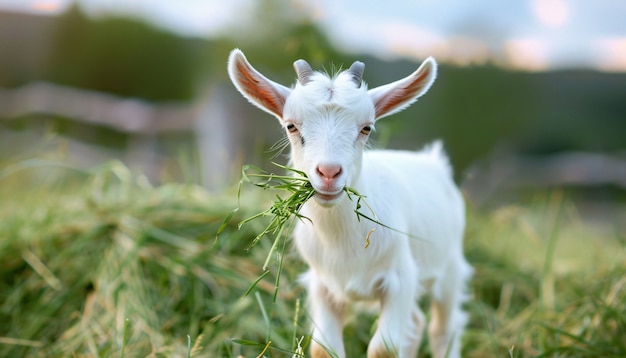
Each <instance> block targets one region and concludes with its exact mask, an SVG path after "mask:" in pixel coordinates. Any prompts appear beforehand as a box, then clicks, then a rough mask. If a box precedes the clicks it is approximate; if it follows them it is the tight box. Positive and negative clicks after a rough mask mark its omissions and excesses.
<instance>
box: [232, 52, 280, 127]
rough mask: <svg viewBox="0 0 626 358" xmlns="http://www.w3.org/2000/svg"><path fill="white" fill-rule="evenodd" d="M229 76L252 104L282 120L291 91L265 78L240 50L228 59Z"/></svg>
mask: <svg viewBox="0 0 626 358" xmlns="http://www.w3.org/2000/svg"><path fill="white" fill-rule="evenodd" d="M228 75H229V76H230V80H231V81H233V84H234V85H235V87H237V89H238V90H239V92H241V94H242V95H243V96H244V97H245V98H247V99H248V101H250V103H252V104H254V105H256V106H257V107H259V108H261V109H262V110H264V111H266V112H268V113H270V114H273V115H274V116H276V117H278V119H282V116H283V107H284V106H285V101H286V100H287V97H288V96H289V94H290V93H291V89H289V88H287V87H285V86H283V85H281V84H279V83H276V82H274V81H271V80H269V79H268V78H266V77H265V76H263V75H262V74H261V73H260V72H259V71H257V70H256V69H254V67H252V66H251V65H250V63H249V62H248V60H247V59H246V56H245V55H244V54H243V52H241V51H240V50H239V49H234V50H233V51H232V52H231V53H230V56H229V57H228Z"/></svg>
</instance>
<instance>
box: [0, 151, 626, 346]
mask: <svg viewBox="0 0 626 358" xmlns="http://www.w3.org/2000/svg"><path fill="white" fill-rule="evenodd" d="M61 178H62V179H61ZM269 198H270V197H269V196H263V193H260V190H257V189H254V188H248V189H246V190H244V192H243V193H242V202H241V205H242V206H241V209H240V210H239V211H238V212H237V214H236V216H235V217H234V218H233V220H231V222H230V224H229V226H228V227H227V228H226V229H225V230H224V232H223V233H222V234H221V235H220V236H219V238H217V239H216V235H215V234H216V232H217V230H218V228H219V226H220V225H221V224H222V222H223V221H224V218H225V217H226V216H227V215H228V214H229V213H230V212H231V211H232V210H233V209H234V208H235V207H237V193H236V188H234V187H233V189H232V190H230V191H228V192H226V193H222V194H219V195H212V194H210V193H209V192H207V191H206V190H205V189H203V188H202V187H200V186H197V185H194V184H180V183H170V184H163V185H160V186H156V187H154V186H151V185H150V184H149V183H148V181H147V180H146V179H145V178H143V177H142V176H141V175H137V174H133V173H131V172H130V171H129V170H128V169H127V168H126V167H124V166H123V165H122V164H120V163H117V162H112V163H109V164H106V165H103V166H100V167H97V168H94V169H93V170H90V171H78V170H75V169H72V168H66V167H64V166H63V165H59V164H53V163H50V162H41V161H27V162H21V163H18V164H15V163H14V164H12V165H8V166H7V165H5V166H4V167H3V168H0V356H2V357H147V356H148V357H239V356H243V357H257V356H267V357H292V356H296V357H298V356H301V355H299V354H301V353H300V352H302V351H303V349H304V352H306V346H307V344H308V340H309V336H308V334H309V330H308V323H309V322H308V317H307V312H306V308H305V304H304V302H305V292H304V291H303V290H302V288H300V287H299V286H298V284H297V277H298V274H299V273H301V272H302V271H303V270H304V269H305V268H304V266H303V265H302V264H301V263H300V262H299V261H298V259H297V257H296V256H295V255H294V254H293V253H292V252H291V250H290V249H289V243H288V242H287V244H286V245H287V248H286V250H285V251H284V256H283V257H273V260H272V261H270V266H269V268H270V270H269V273H268V274H266V275H265V276H264V277H263V278H262V279H261V280H260V281H259V282H258V283H257V285H256V287H254V288H253V289H252V290H250V291H249V293H248V294H247V295H246V293H247V292H248V290H249V288H250V287H251V286H252V285H253V284H254V283H255V281H256V280H257V279H258V278H259V277H260V276H261V275H262V274H263V269H262V266H263V263H264V262H265V260H266V257H267V255H268V252H269V251H270V248H271V246H272V244H273V239H272V238H269V237H266V238H264V239H262V240H261V241H260V242H259V244H258V245H256V246H254V247H253V248H252V249H250V250H248V248H249V245H250V243H251V241H252V239H253V238H254V237H255V235H256V234H257V233H258V232H260V231H261V230H263V228H264V225H266V224H267V222H262V220H258V222H257V221H253V222H250V223H248V224H246V225H244V226H243V227H242V229H241V230H238V228H237V223H238V222H239V221H241V220H242V219H244V218H246V217H248V216H250V215H252V214H254V213H257V212H259V211H261V210H264V209H265V208H267V206H268V205H269V204H270V201H269ZM468 210H469V212H468V228H467V235H466V253H467V257H468V260H469V261H470V262H471V263H472V265H473V266H474V267H475V269H476V273H475V277H474V280H473V282H472V292H473V300H472V301H471V303H469V304H468V305H467V309H468V311H469V312H470V313H471V320H470V323H469V326H468V329H467V332H466V334H465V336H464V340H463V342H464V344H463V352H464V356H466V357H626V274H625V272H626V237H625V233H624V232H620V231H619V229H618V228H617V225H611V224H610V223H606V222H605V223H602V222H599V223H596V222H592V221H589V220H587V219H585V218H583V216H582V215H581V214H580V213H579V209H578V207H577V206H576V204H575V203H573V202H572V201H570V199H568V197H567V196H566V195H564V194H563V192H561V191H558V190H555V191H552V192H548V193H544V194H541V195H537V196H536V198H535V199H533V200H530V201H529V202H528V203H526V204H524V205H523V206H522V205H520V206H505V207H501V208H499V209H494V210H492V211H488V212H485V211H479V210H475V209H473V208H472V207H471V205H470V207H469V209H468ZM281 244H282V243H281ZM280 252H281V250H279V251H278V253H277V254H275V255H280ZM281 260H282V262H283V270H282V272H281V273H280V282H279V285H278V291H277V296H276V300H275V301H274V299H273V297H274V293H275V287H276V282H277V274H278V270H277V267H278V262H280V261H281ZM374 325H375V319H374V317H371V316H369V315H366V314H358V315H356V314H355V315H353V316H351V317H350V319H349V321H348V325H347V327H346V331H345V337H346V349H347V351H348V355H349V356H350V357H362V356H364V352H365V350H366V344H367V341H368V338H369V337H370V336H371V333H372V331H373V327H374ZM426 345H427V339H425V340H424V344H423V347H422V349H421V351H420V357H429V356H430V354H429V353H428V349H427V347H426Z"/></svg>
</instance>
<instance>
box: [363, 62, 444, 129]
mask: <svg viewBox="0 0 626 358" xmlns="http://www.w3.org/2000/svg"><path fill="white" fill-rule="evenodd" d="M436 77H437V62H435V59H433V58H432V57H429V58H427V59H426V60H425V61H424V62H423V63H422V65H421V66H420V67H419V68H418V69H417V70H416V71H415V72H413V73H412V74H410V75H409V76H407V77H405V78H403V79H401V80H398V81H395V82H392V83H389V84H387V85H383V86H380V87H376V88H373V89H371V90H369V91H368V94H369V95H370V98H371V99H372V102H374V108H375V109H376V114H375V118H376V119H379V118H382V117H386V116H389V115H391V114H394V113H397V112H400V111H401V110H403V109H405V108H406V107H408V106H409V105H411V104H412V103H413V102H415V101H416V100H417V98H419V97H420V96H421V95H423V94H424V93H426V91H428V89H429V88H430V86H431V85H432V84H433V82H435V78H436Z"/></svg>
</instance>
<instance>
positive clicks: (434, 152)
mask: <svg viewBox="0 0 626 358" xmlns="http://www.w3.org/2000/svg"><path fill="white" fill-rule="evenodd" d="M423 152H424V153H425V154H426V155H427V156H429V157H430V158H432V159H433V160H434V161H436V162H437V163H439V164H440V165H441V166H442V167H443V168H444V170H445V171H446V173H447V174H448V175H450V176H452V175H453V171H452V166H451V165H450V159H449V158H448V154H446V151H445V150H444V149H443V141H442V140H441V139H437V140H435V141H434V142H432V143H430V144H427V145H426V146H424V149H423Z"/></svg>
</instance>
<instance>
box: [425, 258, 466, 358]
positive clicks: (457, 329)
mask: <svg viewBox="0 0 626 358" xmlns="http://www.w3.org/2000/svg"><path fill="white" fill-rule="evenodd" d="M471 275H472V268H471V266H470V265H469V264H468V263H467V262H466V261H465V259H464V258H463V256H461V257H459V258H455V259H453V260H450V264H449V265H448V268H447V271H446V273H445V275H444V276H443V277H441V278H440V279H439V282H436V283H435V285H434V287H433V292H432V304H431V321H430V324H429V326H428V337H429V340H430V347H431V351H432V353H433V357H434V358H444V357H448V358H457V357H460V356H461V335H462V334H463V330H464V328H465V324H466V323H467V313H466V312H464V311H463V309H462V305H463V303H464V302H465V301H467V298H468V295H467V283H468V280H469V279H470V277H471Z"/></svg>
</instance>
